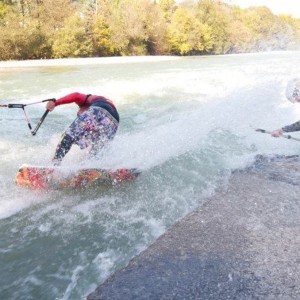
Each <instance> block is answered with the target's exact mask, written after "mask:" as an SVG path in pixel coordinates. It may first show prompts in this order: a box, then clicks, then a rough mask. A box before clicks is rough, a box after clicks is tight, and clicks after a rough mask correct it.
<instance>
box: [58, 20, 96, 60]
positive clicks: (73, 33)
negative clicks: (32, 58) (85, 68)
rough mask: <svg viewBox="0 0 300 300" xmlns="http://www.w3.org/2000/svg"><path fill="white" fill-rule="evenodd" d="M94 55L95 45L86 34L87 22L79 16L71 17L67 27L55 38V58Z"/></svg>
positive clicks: (66, 24) (66, 22)
mask: <svg viewBox="0 0 300 300" xmlns="http://www.w3.org/2000/svg"><path fill="white" fill-rule="evenodd" d="M92 54H93V44H92V41H91V40H90V39H89V38H88V36H87V33H86V26H85V21H84V20H83V19H82V18H80V17H79V16H71V17H69V18H68V19H66V21H65V27H64V28H63V29H61V30H59V31H58V32H57V34H56V36H55V37H54V42H53V57H55V58H62V57H88V56H91V55H92Z"/></svg>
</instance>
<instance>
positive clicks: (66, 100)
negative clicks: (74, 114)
mask: <svg viewBox="0 0 300 300" xmlns="http://www.w3.org/2000/svg"><path fill="white" fill-rule="evenodd" d="M85 100H86V95H85V94H81V93H71V94H68V95H66V96H64V97H62V98H59V99H56V101H55V102H54V101H49V102H47V105H46V108H47V109H48V110H50V111H52V110H53V109H54V108H55V107H56V106H58V105H63V104H70V103H76V104H77V105H78V106H81V105H82V104H83V103H84V102H85Z"/></svg>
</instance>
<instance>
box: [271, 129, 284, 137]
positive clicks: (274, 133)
mask: <svg viewBox="0 0 300 300" xmlns="http://www.w3.org/2000/svg"><path fill="white" fill-rule="evenodd" d="M271 135H272V136H273V137H280V136H282V135H283V130H282V128H278V129H276V130H274V131H272V133H271Z"/></svg>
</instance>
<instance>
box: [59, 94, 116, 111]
mask: <svg viewBox="0 0 300 300" xmlns="http://www.w3.org/2000/svg"><path fill="white" fill-rule="evenodd" d="M95 101H104V102H106V103H107V104H109V105H110V106H111V107H112V108H113V109H114V110H117V109H116V107H115V105H114V104H113V103H112V101H111V100H109V99H107V98H105V97H103V96H96V95H86V94H81V93H72V94H69V95H66V96H64V97H62V98H59V99H57V100H56V101H55V106H58V105H62V104H69V103H76V104H77V105H78V106H79V107H80V109H79V111H78V114H80V113H82V112H84V111H85V110H87V109H88V108H89V107H90V106H91V104H92V103H93V102H95Z"/></svg>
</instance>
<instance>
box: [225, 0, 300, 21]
mask: <svg viewBox="0 0 300 300" xmlns="http://www.w3.org/2000/svg"><path fill="white" fill-rule="evenodd" d="M224 2H227V3H229V4H231V5H238V6H240V7H241V8H247V7H249V6H266V7H268V8H269V9H270V10H271V11H272V12H273V14H275V15H278V14H285V15H291V16H293V17H295V18H300V0H224Z"/></svg>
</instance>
